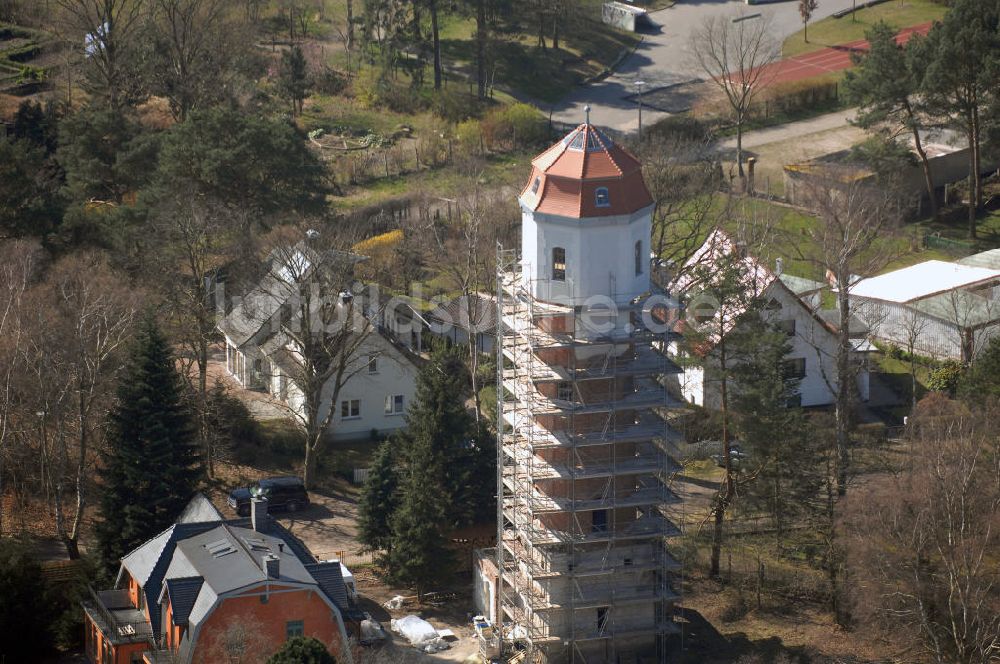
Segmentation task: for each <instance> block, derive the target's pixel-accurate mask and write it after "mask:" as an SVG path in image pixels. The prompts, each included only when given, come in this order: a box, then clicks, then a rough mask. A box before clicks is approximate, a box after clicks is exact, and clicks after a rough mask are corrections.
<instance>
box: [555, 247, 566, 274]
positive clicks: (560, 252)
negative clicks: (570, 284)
mask: <svg viewBox="0 0 1000 664" xmlns="http://www.w3.org/2000/svg"><path fill="white" fill-rule="evenodd" d="M552 281H566V250H565V249H563V248H562V247H555V248H554V249H553V250H552Z"/></svg>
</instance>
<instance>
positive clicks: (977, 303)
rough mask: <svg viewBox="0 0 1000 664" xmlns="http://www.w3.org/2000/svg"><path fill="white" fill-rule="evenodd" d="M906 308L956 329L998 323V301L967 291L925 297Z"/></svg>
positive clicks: (999, 309) (999, 313)
mask: <svg viewBox="0 0 1000 664" xmlns="http://www.w3.org/2000/svg"><path fill="white" fill-rule="evenodd" d="M906 306H908V307H913V308H914V309H916V310H917V311H920V312H922V313H925V314H927V315H928V316H933V317H934V318H937V319H939V320H943V321H945V322H948V323H952V324H953V325H955V326H957V327H963V328H977V327H983V326H987V325H992V324H995V323H997V322H1000V299H997V298H996V297H992V296H990V297H985V296H983V295H980V294H978V293H974V292H970V291H967V290H963V291H952V292H951V293H942V294H941V295H934V296H932V297H926V298H924V299H922V300H917V301H916V302H910V303H909V304H907V305H906Z"/></svg>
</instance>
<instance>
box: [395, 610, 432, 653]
mask: <svg viewBox="0 0 1000 664" xmlns="http://www.w3.org/2000/svg"><path fill="white" fill-rule="evenodd" d="M391 626H392V631H394V632H396V633H397V634H399V635H401V636H402V637H403V638H405V639H406V640H407V641H409V642H410V643H411V644H412V645H415V646H416V645H419V644H421V643H423V642H424V641H430V640H431V639H436V638H437V636H438V633H437V630H436V629H434V626H433V625H431V624H430V623H429V622H427V621H426V620H424V619H423V618H421V617H420V616H405V617H403V618H399V619H394V620H393V621H392V623H391Z"/></svg>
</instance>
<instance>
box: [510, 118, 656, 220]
mask: <svg viewBox="0 0 1000 664" xmlns="http://www.w3.org/2000/svg"><path fill="white" fill-rule="evenodd" d="M531 166H532V169H531V177H530V178H529V179H528V184H527V186H525V188H524V191H522V192H521V201H522V202H523V203H524V204H525V205H526V206H527V207H528V208H530V209H531V210H534V211H536V212H544V213H547V214H555V215H559V216H562V217H573V218H577V219H580V218H585V217H609V216H615V215H621V214H631V213H633V212H636V211H637V210H641V209H642V208H644V207H647V206H648V205H651V204H652V203H653V198H652V196H650V195H649V190H648V189H646V183H645V182H644V181H643V179H642V167H641V165H640V164H639V160H638V159H636V158H635V157H633V156H632V155H631V154H629V153H628V152H626V151H625V150H624V149H623V148H621V147H620V146H618V145H616V144H615V143H614V142H613V141H612V140H611V139H610V138H608V137H607V136H606V135H605V134H604V133H603V132H601V131H600V130H599V129H597V127H595V126H593V125H591V124H586V123H585V124H582V125H580V126H579V127H577V128H576V129H574V130H573V131H571V132H570V133H568V134H566V136H565V137H564V138H563V139H562V140H561V141H559V142H558V143H556V144H555V145H553V146H552V147H550V148H549V149H548V150H546V151H545V152H543V153H541V154H540V155H538V156H537V157H535V158H534V159H533V160H532V162H531ZM599 190H602V191H599Z"/></svg>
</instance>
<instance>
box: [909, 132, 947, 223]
mask: <svg viewBox="0 0 1000 664" xmlns="http://www.w3.org/2000/svg"><path fill="white" fill-rule="evenodd" d="M910 126H912V127H913V145H914V147H915V148H916V150H917V155H918V156H919V157H920V166H921V167H922V168H923V171H924V186H926V187H927V200H928V201H930V204H931V216H932V217H934V219H938V218H939V217H940V216H941V211H940V210H939V209H938V202H937V195H936V194H935V192H934V179H933V178H932V177H931V162H930V160H929V159H928V158H927V151H926V150H924V144H923V141H922V140H921V139H920V129H919V128H918V127H917V126H916V124H915V123H913V122H911V123H910Z"/></svg>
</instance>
